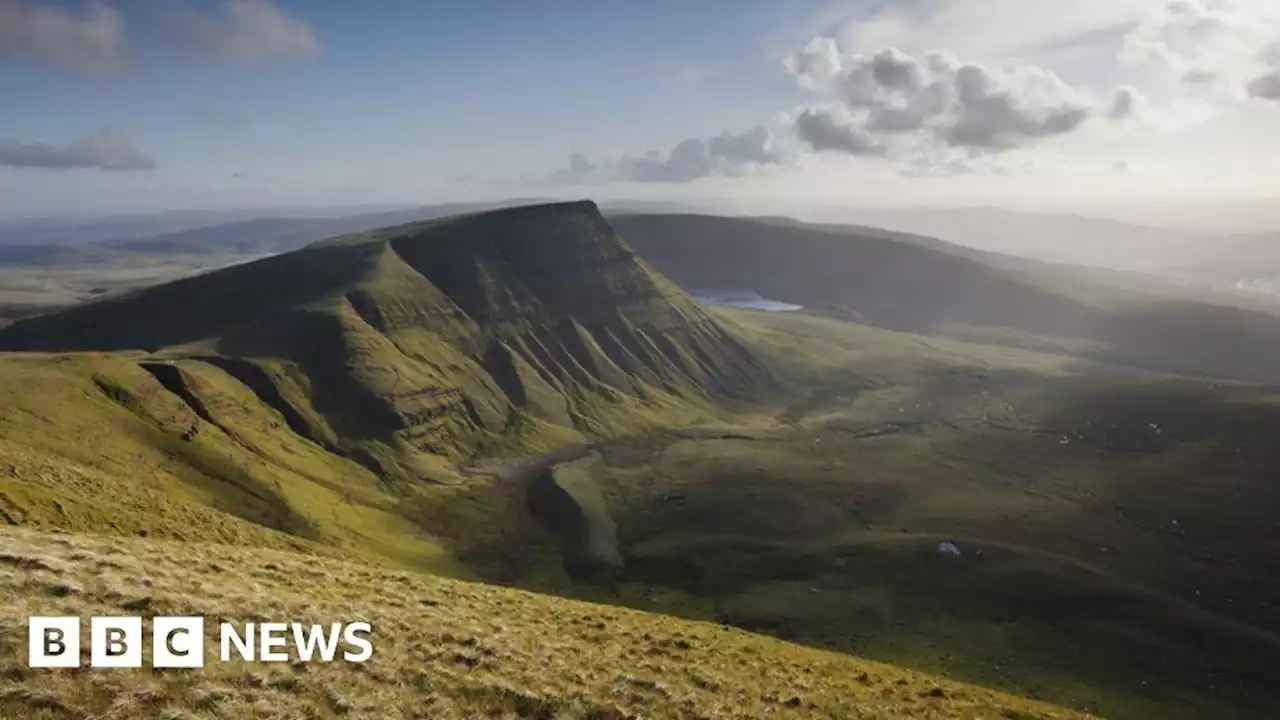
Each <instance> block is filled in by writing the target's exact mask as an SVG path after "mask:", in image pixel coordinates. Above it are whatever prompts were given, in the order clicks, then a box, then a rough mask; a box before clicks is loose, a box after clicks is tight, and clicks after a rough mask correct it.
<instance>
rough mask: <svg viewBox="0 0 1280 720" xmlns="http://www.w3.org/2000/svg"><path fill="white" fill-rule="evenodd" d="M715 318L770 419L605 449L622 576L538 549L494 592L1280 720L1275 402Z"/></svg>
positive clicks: (1025, 355)
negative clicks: (767, 394) (751, 368)
mask: <svg viewBox="0 0 1280 720" xmlns="http://www.w3.org/2000/svg"><path fill="white" fill-rule="evenodd" d="M724 314H725V315H726V316H727V317H729V318H731V320H732V322H734V323H735V324H737V325H738V326H739V327H741V328H743V329H744V330H745V331H746V332H747V333H748V335H749V336H750V337H751V338H753V340H754V341H755V344H756V346H757V347H760V348H763V349H764V351H765V352H766V353H767V355H768V356H769V357H770V358H771V360H772V361H773V363H774V366H775V367H776V368H777V369H778V371H779V374H780V376H781V377H784V378H786V379H788V380H789V382H790V384H789V386H788V387H787V389H786V391H785V392H784V393H783V395H782V399H781V402H780V403H779V404H778V405H777V406H776V413H777V414H776V416H775V418H776V420H775V421H774V422H767V421H762V422H757V423H753V424H748V425H744V424H741V423H739V424H735V425H732V426H731V425H703V426H698V427H689V428H681V429H670V430H665V431H660V432H656V433H650V434H647V435H645V436H643V437H639V438H634V439H630V440H622V441H617V442H612V443H608V444H605V445H602V446H600V447H599V448H598V450H599V456H600V459H599V462H597V463H596V464H595V465H594V466H590V467H591V468H592V469H591V471H590V477H591V479H592V481H593V482H594V483H595V485H596V487H598V488H599V491H600V492H601V493H602V494H603V496H604V498H605V508H604V509H603V510H602V511H601V510H590V507H589V506H588V505H586V504H584V505H583V508H584V510H585V511H589V512H594V513H604V514H606V515H607V518H608V521H609V522H611V523H614V524H616V526H617V545H618V548H619V552H620V554H621V555H622V557H623V560H624V563H625V566H624V568H623V569H622V570H621V571H620V572H618V573H617V574H616V575H615V580H614V582H613V583H612V584H606V585H604V586H600V587H592V586H588V585H583V584H581V583H575V582H572V581H570V580H569V576H566V575H565V573H564V571H563V570H560V569H559V568H556V567H554V566H550V565H549V564H548V562H547V560H546V558H547V557H548V553H550V554H552V556H554V553H556V552H558V547H559V545H558V544H557V542H556V541H554V540H552V539H550V538H545V537H544V536H543V535H541V534H539V533H538V532H529V533H526V534H523V535H520V534H515V535H511V536H508V537H505V538H503V539H502V540H501V542H500V544H499V545H498V547H497V548H494V551H493V552H491V553H490V555H489V556H488V557H489V559H490V561H491V562H494V563H498V562H499V559H501V562H503V563H507V564H508V566H507V567H505V569H504V570H503V573H505V575H507V576H515V577H519V578H521V580H520V582H521V583H522V584H524V585H525V586H526V587H531V588H536V589H540V590H543V591H549V592H557V593H568V594H574V595H577V596H580V597H589V598H593V599H598V600H605V601H610V602H618V603H622V604H627V605H630V606H633V607H638V608H643V609H649V610H655V611H662V612H672V613H676V614H680V615H684V616H687V617H693V618H704V619H717V620H720V621H722V622H729V623H732V624H735V625H738V626H741V627H745V628H750V629H753V630H757V631H760V632H766V633H771V634H775V635H778V636H781V637H785V638H789V639H793V640H796V641H799V642H804V643H809V644H813V645H816V646H821V647H828V648H834V649H839V650H843V651H847V652H852V653H855V654H857V655H860V656H866V657H871V658H875V659H878V660H883V661H886V662H892V663H895V664H899V665H902V666H905V667H914V668H920V669H925V670H928V671H929V672H935V673H939V674H944V675H947V676H950V677H952V678H955V679H958V680H963V681H967V682H975V683H979V684H983V685H987V686H991V687H997V688H1002V689H1005V690H1007V691H1010V692H1014V693H1017V694H1022V695H1028V696H1038V697H1043V698H1046V699H1049V700H1051V701H1053V702H1056V703H1059V704H1062V705H1066V706H1070V707H1076V708H1084V707H1087V708H1090V709H1093V710H1095V711H1097V712H1099V713H1100V714H1102V715H1104V716H1107V717H1115V718H1157V717H1158V718H1201V717H1254V718H1268V717H1274V716H1275V715H1276V713H1277V712H1278V711H1280V696H1277V695H1276V692H1275V688H1276V687H1277V685H1276V681H1277V679H1280V676H1278V675H1277V674H1276V671H1275V668H1276V667H1280V664H1278V663H1280V634H1278V633H1280V602H1278V601H1280V583H1278V582H1277V578H1278V577H1280V565H1277V564H1276V563H1277V561H1276V557H1278V556H1280V544H1278V543H1277V538H1280V536H1278V535H1277V534H1276V532H1275V527H1276V526H1275V519H1274V517H1273V513H1272V512H1271V510H1270V508H1272V507H1274V506H1275V505H1276V503H1277V502H1280V486H1277V485H1276V484H1275V482H1274V477H1275V474H1274V473H1275V468H1277V467H1280V456H1278V455H1277V451H1276V450H1275V449H1274V443H1273V441H1272V439H1273V435H1274V428H1275V427H1277V426H1280V393H1277V392H1276V391H1275V390H1274V389H1268V388H1262V387H1258V386H1251V385H1245V384H1231V383H1221V382H1215V381H1200V380H1188V379H1182V378H1175V377H1169V376H1162V375H1156V374H1150V373H1137V372H1132V371H1119V370H1115V369H1112V368H1107V367H1106V366H1100V365H1095V364H1091V363H1083V362H1081V361H1078V360H1074V359H1071V358H1067V357H1063V356H1059V355H1048V354H1039V353H1034V352H1028V351H1024V350H1018V349H1013V348H1008V347H1000V346H987V345H978V344H972V343H967V342H958V341H954V340H946V339H940V338H934V337H927V336H918V335H905V334H899V333H894V332H888V331H884V330H878V329H874V328H868V327H865V326H857V325H853V324H850V323H844V322H839V321H834V320H830V319H826V318H821V317H813V316H805V315H803V314H800V315H796V314H769V313H751V312H742V311H733V312H729V311H726V312H725V313H724ZM579 482H581V481H579ZM942 542H954V543H956V544H957V545H958V546H959V547H960V549H961V550H962V553H963V555H962V556H961V557H958V558H957V557H950V556H946V555H942V554H939V553H938V551H937V547H938V544H939V543H942ZM499 549H501V552H499Z"/></svg>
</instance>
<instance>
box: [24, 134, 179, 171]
mask: <svg viewBox="0 0 1280 720" xmlns="http://www.w3.org/2000/svg"><path fill="white" fill-rule="evenodd" d="M0 165H4V166H8V167H21V168H44V169H48V170H75V169H97V170H151V169H154V168H155V167H156V164H155V162H154V161H153V160H152V159H151V158H149V157H147V156H146V155H143V154H142V153H140V152H138V150H137V149H136V148H134V147H133V145H132V144H130V142H129V139H128V138H126V137H125V136H124V134H123V133H121V132H120V131H119V130H103V131H101V132H98V133H95V134H93V135H90V136H89V137H86V138H84V139H82V140H78V141H76V142H75V143H72V144H71V145H69V146H67V147H57V146H54V145H47V144H45V143H24V142H20V141H18V140H12V139H8V138H0Z"/></svg>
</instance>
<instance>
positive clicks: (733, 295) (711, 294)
mask: <svg viewBox="0 0 1280 720" xmlns="http://www.w3.org/2000/svg"><path fill="white" fill-rule="evenodd" d="M693 295H694V297H696V298H698V299H699V300H701V301H702V302H704V303H706V304H707V305H719V306H721V307H731V308H740V309H743V310H763V311H765V312H795V311H797V310H803V309H804V306H802V305H792V304H791V303H784V302H778V301H777V300H770V299H769V298H767V297H764V296H763V295H761V294H760V293H758V292H756V291H755V290H694V291H693Z"/></svg>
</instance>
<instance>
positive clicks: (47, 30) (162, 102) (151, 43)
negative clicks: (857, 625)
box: [0, 0, 1280, 217]
mask: <svg viewBox="0 0 1280 720" xmlns="http://www.w3.org/2000/svg"><path fill="white" fill-rule="evenodd" d="M0 98H3V100H0V103H2V104H0V216H7V217H16V216H39V215H55V214H93V213H126V212H151V211H161V210H173V209H198V208H231V207H268V206H297V205H360V204H417V203H422V204H428V203H435V202H452V201H461V200H481V199H497V198H503V197H593V198H600V199H608V198H648V199H669V200H687V201H700V200H707V201H716V202H722V203H724V202H727V203H730V204H731V205H734V206H736V207H742V208H752V209H756V208H768V209H769V210H771V211H772V210H775V209H777V210H786V209H787V208H789V207H792V206H795V205H804V204H816V205H824V206H844V205H850V206H861V207H900V206H923V205H934V206H937V205H990V206H1002V207H1024V206H1026V207H1032V206H1034V207H1052V208H1055V209H1061V208H1066V209H1077V208H1080V209H1083V208H1088V207H1102V206H1106V205H1138V204H1144V203H1146V204H1152V203H1155V204H1160V203H1165V204H1175V205H1176V204H1185V203H1188V202H1200V203H1212V202H1222V203H1245V202H1272V203H1276V204H1280V131H1277V130H1276V128H1280V3H1277V2H1273V0H1072V2H1062V1H1061V0H981V1H980V2H979V1H978V0H843V1H840V0H698V2H688V1H687V0H647V1H646V2H633V1H623V0H541V1H540V2H536V3H535V2H527V0H468V1H467V2H455V1H454V0H378V2H376V3H352V2H347V1H346V0H306V1H305V2H303V1H302V0H0Z"/></svg>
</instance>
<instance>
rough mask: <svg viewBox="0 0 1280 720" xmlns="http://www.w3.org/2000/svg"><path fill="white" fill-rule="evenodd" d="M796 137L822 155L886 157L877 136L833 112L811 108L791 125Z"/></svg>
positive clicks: (836, 111)
mask: <svg viewBox="0 0 1280 720" xmlns="http://www.w3.org/2000/svg"><path fill="white" fill-rule="evenodd" d="M792 127H793V128H794V129H795V132H796V136H797V137H799V138H800V139H801V140H803V141H804V142H805V143H807V144H808V145H809V147H811V148H813V149H814V150H817V151H819V152H823V151H830V152H842V153H847V154H849V155H855V156H880V155H884V146H882V145H881V144H880V143H879V142H877V141H876V139H875V136H874V135H873V134H871V133H870V132H867V131H866V130H864V129H862V128H860V127H858V126H857V124H855V123H853V122H850V121H849V120H848V118H847V116H846V117H841V113H840V111H838V110H834V109H831V108H808V109H806V110H803V111H801V113H800V114H799V115H798V116H797V117H796V119H795V123H794V124H793V125H792Z"/></svg>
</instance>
